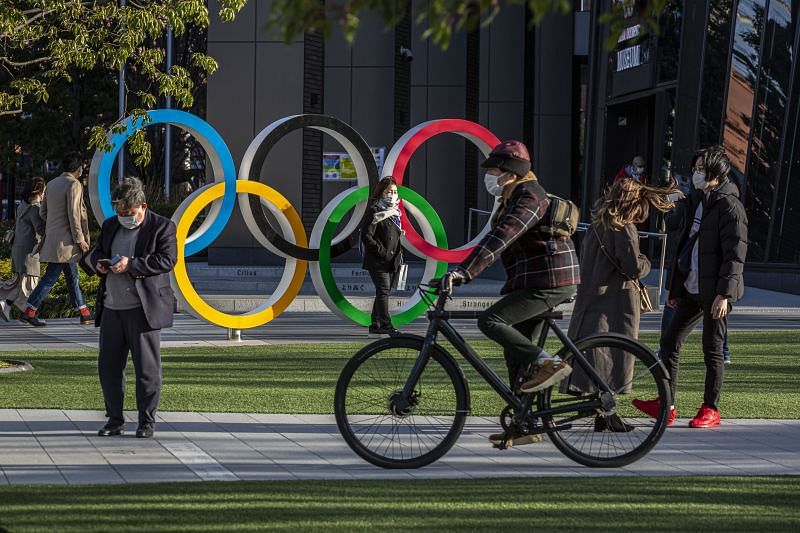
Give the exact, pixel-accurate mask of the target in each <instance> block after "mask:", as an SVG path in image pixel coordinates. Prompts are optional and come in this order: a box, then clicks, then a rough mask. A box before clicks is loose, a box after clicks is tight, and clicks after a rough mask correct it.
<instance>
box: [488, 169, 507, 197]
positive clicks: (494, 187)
mask: <svg viewBox="0 0 800 533" xmlns="http://www.w3.org/2000/svg"><path fill="white" fill-rule="evenodd" d="M505 175H506V173H505V172H503V173H502V174H500V175H499V176H495V175H494V174H489V173H486V174H484V176H483V184H484V185H485V186H486V191H487V192H488V193H489V194H491V195H492V196H500V195H501V194H503V186H502V185H500V183H499V182H500V178H502V177H503V176H505Z"/></svg>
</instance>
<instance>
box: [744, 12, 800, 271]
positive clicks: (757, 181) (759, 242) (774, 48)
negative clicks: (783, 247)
mask: <svg viewBox="0 0 800 533" xmlns="http://www.w3.org/2000/svg"><path fill="white" fill-rule="evenodd" d="M755 17H756V18H755V20H756V21H761V22H760V25H761V26H762V27H763V28H764V42H763V49H762V51H761V71H760V76H759V83H758V93H757V94H756V106H755V110H754V115H753V128H752V129H753V140H752V143H751V145H750V166H749V168H748V169H747V179H746V181H745V191H746V192H745V198H746V208H747V218H748V220H749V222H750V248H749V252H748V255H749V257H750V259H751V260H753V261H766V260H768V259H769V255H768V250H767V243H768V242H769V241H768V237H769V231H770V225H771V220H772V214H773V213H772V212H773V210H774V205H773V203H774V200H776V194H775V189H776V187H777V186H778V178H779V176H780V170H781V162H780V157H781V144H782V141H783V131H784V123H785V120H786V115H787V104H788V93H789V79H790V76H791V72H792V55H793V50H792V44H793V42H794V28H793V24H792V14H791V11H790V7H789V5H788V4H787V2H786V1H785V0H772V1H771V2H770V6H769V13H768V16H767V18H766V25H763V21H764V12H763V10H761V9H760V8H759V6H755ZM756 24H759V22H756Z"/></svg>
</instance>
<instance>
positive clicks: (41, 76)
mask: <svg viewBox="0 0 800 533" xmlns="http://www.w3.org/2000/svg"><path fill="white" fill-rule="evenodd" d="M245 2H246V0H219V16H220V19H221V20H223V21H230V20H233V18H234V17H235V16H236V13H237V12H238V11H239V10H241V8H242V7H243V6H244V4H245ZM208 24H209V15H208V9H207V7H206V3H205V1H204V0H127V5H126V6H125V7H120V6H119V5H118V3H117V0H18V1H13V2H8V1H3V2H0V118H2V117H3V116H7V115H20V114H22V113H23V112H24V111H25V109H26V106H28V105H30V104H31V103H42V102H45V103H46V102H47V101H48V99H49V98H50V91H51V88H52V87H54V86H55V84H57V83H59V82H62V83H63V82H64V81H66V82H70V81H72V80H73V79H74V77H75V76H77V75H80V73H83V72H90V71H94V70H96V69H101V70H105V71H108V72H116V71H119V69H120V68H122V67H125V68H126V69H127V70H128V71H129V72H131V73H132V74H133V75H134V76H135V77H136V78H137V79H138V80H140V83H137V86H136V87H135V88H130V87H128V86H127V85H126V88H125V90H126V95H127V98H126V114H132V115H134V116H143V115H144V113H145V111H146V110H147V109H152V108H154V107H155V106H156V105H157V103H158V101H159V97H165V96H171V97H172V98H173V99H174V101H175V103H176V104H177V105H178V106H180V107H191V105H192V103H193V89H194V85H195V83H194V80H193V78H192V75H191V74H190V71H189V68H187V66H182V65H175V66H173V67H172V69H171V70H170V72H164V63H165V56H164V50H163V49H162V42H163V34H164V31H165V29H166V28H167V27H171V28H172V29H173V31H174V32H175V34H176V35H177V36H181V35H182V34H183V33H184V32H185V31H186V30H187V28H191V27H199V28H206V27H207V26H208ZM188 66H191V67H193V68H195V69H198V70H200V71H202V72H203V73H205V74H210V73H212V72H213V71H214V70H215V69H216V68H217V63H216V61H214V59H213V58H211V57H209V56H208V55H206V54H204V53H202V52H194V53H193V54H192V56H191V58H190V60H189V65H188ZM131 102H136V103H137V104H138V106H137V107H133V108H130V109H128V107H130V105H129V104H130V103H131ZM107 127H108V125H102V124H98V125H95V126H94V127H93V128H92V134H91V138H90V144H91V146H95V147H101V148H105V147H107V141H106V131H107ZM111 129H112V131H115V132H118V131H121V126H120V124H119V123H114V124H112V126H111ZM128 146H129V151H130V152H131V153H132V154H133V155H134V156H135V157H136V159H137V163H139V164H144V163H146V162H147V161H149V158H150V149H149V144H148V142H147V140H146V137H145V135H144V132H143V131H142V130H140V131H139V132H138V133H137V135H135V136H134V137H132V138H131V139H130V140H129V143H128Z"/></svg>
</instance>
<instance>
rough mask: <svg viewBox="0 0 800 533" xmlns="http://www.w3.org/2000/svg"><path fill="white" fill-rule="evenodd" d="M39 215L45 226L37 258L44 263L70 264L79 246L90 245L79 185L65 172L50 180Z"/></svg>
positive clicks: (87, 223) (77, 256)
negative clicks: (79, 244) (81, 243)
mask: <svg viewBox="0 0 800 533" xmlns="http://www.w3.org/2000/svg"><path fill="white" fill-rule="evenodd" d="M39 215H40V216H41V217H42V220H44V224H45V233H44V242H43V243H42V249H41V250H40V251H39V259H40V260H41V261H43V262H45V263H71V262H74V261H77V260H78V259H80V257H81V255H82V252H81V248H80V246H78V243H80V242H85V243H86V244H89V217H88V215H87V212H86V204H85V203H84V201H83V185H81V182H80V181H78V180H77V179H76V178H75V176H73V175H72V174H70V173H68V172H65V173H63V174H61V175H60V176H59V177H57V178H55V179H53V180H51V181H50V182H49V183H48V184H47V189H46V190H45V193H44V200H42V207H41V208H40V209H39Z"/></svg>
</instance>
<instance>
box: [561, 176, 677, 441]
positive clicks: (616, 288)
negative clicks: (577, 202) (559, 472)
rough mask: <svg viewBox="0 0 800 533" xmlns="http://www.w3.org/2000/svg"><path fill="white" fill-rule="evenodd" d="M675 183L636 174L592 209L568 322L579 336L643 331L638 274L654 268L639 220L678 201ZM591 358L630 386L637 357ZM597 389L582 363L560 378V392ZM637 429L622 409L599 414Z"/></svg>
mask: <svg viewBox="0 0 800 533" xmlns="http://www.w3.org/2000/svg"><path fill="white" fill-rule="evenodd" d="M675 192H677V189H672V188H663V189H662V188H656V187H650V186H647V185H644V184H642V183H641V182H638V181H634V180H631V179H624V180H621V181H618V182H616V183H614V184H613V185H612V186H611V187H609V188H608V189H607V190H606V191H605V193H604V194H603V196H601V197H600V199H598V200H597V202H596V203H595V206H594V210H593V211H592V217H591V220H592V225H591V228H590V229H589V230H588V231H587V234H586V236H585V237H584V239H583V243H582V245H581V254H580V261H581V284H580V285H579V286H578V295H577V297H576V299H575V307H574V309H573V311H572V319H571V320H570V323H569V332H568V335H569V337H570V338H571V339H580V338H583V337H586V336H588V335H592V334H594V333H607V332H612V333H620V334H622V335H627V336H629V337H633V338H638V337H639V318H640V313H641V297H640V294H639V287H638V283H639V279H640V278H643V277H644V276H646V275H647V274H648V273H649V272H650V261H649V260H648V259H647V257H645V255H644V254H643V253H641V252H640V251H639V233H638V231H637V229H636V224H637V223H639V222H641V221H642V220H646V219H647V217H648V216H649V214H650V208H654V209H657V210H659V211H662V212H663V211H667V210H668V209H671V208H672V207H673V206H674V203H673V202H671V201H670V200H668V199H667V195H669V194H673V193H675ZM586 356H587V359H588V360H589V362H590V363H591V364H592V366H593V367H594V368H595V369H596V370H597V372H598V374H600V376H601V377H602V378H603V379H604V380H605V382H606V383H608V386H609V387H611V390H614V391H619V392H621V393H625V394H627V393H629V392H631V382H632V381H633V366H634V358H633V356H632V355H630V354H629V353H627V352H626V351H625V350H617V349H610V348H603V349H597V350H594V351H592V352H587V353H586ZM594 390H595V387H594V384H593V381H592V379H591V378H590V377H589V376H587V375H586V373H585V372H584V371H583V370H582V369H581V368H580V367H576V369H575V371H574V372H573V373H572V375H571V376H570V378H569V381H563V382H562V383H561V392H565V393H586V392H593V391H594ZM631 429H633V427H632V426H629V425H627V424H625V423H623V421H622V419H621V418H620V417H619V415H617V414H613V415H611V416H608V417H601V416H598V417H597V418H596V419H595V431H606V430H608V431H614V432H627V431H630V430H631Z"/></svg>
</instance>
